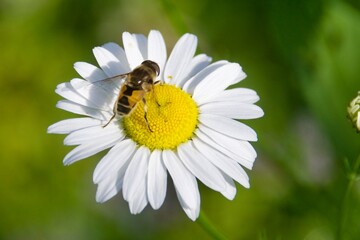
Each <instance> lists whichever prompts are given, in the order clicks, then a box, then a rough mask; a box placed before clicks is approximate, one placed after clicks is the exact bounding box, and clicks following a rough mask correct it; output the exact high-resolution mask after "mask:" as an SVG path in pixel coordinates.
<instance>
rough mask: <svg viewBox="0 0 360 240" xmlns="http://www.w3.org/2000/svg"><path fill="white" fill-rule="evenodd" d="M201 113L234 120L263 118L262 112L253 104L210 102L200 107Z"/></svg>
mask: <svg viewBox="0 0 360 240" xmlns="http://www.w3.org/2000/svg"><path fill="white" fill-rule="evenodd" d="M200 111H201V113H207V114H215V115H221V116H224V117H229V118H235V119H254V118H260V117H262V116H264V111H263V110H262V109H261V108H260V107H258V106H256V105H253V104H247V103H237V102H212V103H207V104H204V105H202V106H200Z"/></svg>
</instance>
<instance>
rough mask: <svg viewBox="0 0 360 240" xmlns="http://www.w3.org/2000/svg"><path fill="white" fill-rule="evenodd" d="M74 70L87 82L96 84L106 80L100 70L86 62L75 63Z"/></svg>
mask: <svg viewBox="0 0 360 240" xmlns="http://www.w3.org/2000/svg"><path fill="white" fill-rule="evenodd" d="M74 68H75V70H76V71H77V72H78V73H79V75H80V76H81V77H83V78H84V79H86V80H87V81H89V82H96V81H100V80H103V79H105V78H107V76H106V74H105V73H104V72H103V71H102V70H101V69H99V68H97V67H95V66H94V65H91V64H89V63H86V62H76V63H75V64H74Z"/></svg>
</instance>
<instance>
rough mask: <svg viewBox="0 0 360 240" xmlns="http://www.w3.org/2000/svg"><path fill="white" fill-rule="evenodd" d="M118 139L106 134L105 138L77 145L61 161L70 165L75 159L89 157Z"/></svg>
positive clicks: (110, 145)
mask: <svg viewBox="0 0 360 240" xmlns="http://www.w3.org/2000/svg"><path fill="white" fill-rule="evenodd" d="M118 141H119V139H118V138H113V137H112V136H108V138H107V139H101V141H93V142H89V143H86V144H83V145H80V146H77V147H76V148H74V149H73V150H72V151H71V152H69V153H68V154H67V155H66V156H65V158H64V161H63V163H64V165H70V164H72V163H74V162H76V161H79V160H81V159H84V158H87V157H90V156H92V155H94V154H96V153H98V152H100V151H102V150H105V149H107V148H110V147H112V146H113V145H114V144H115V143H116V142H118Z"/></svg>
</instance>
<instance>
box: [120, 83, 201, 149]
mask: <svg viewBox="0 0 360 240" xmlns="http://www.w3.org/2000/svg"><path fill="white" fill-rule="evenodd" d="M145 100H146V106H147V113H146V118H147V120H148V125H147V124H146V120H145V117H144V116H145V112H144V104H143V102H139V103H138V104H137V106H136V108H135V109H134V110H133V112H132V113H131V114H130V115H129V116H127V117H124V118H123V127H124V129H125V132H126V133H127V136H128V137H129V138H131V139H132V140H134V141H135V142H136V143H137V144H139V145H144V146H146V147H148V148H149V149H151V150H154V149H161V150H163V149H175V148H176V147H177V146H178V145H180V144H181V143H184V142H186V141H188V140H189V139H191V138H192V136H193V134H194V131H195V129H196V126H197V124H198V115H199V111H198V108H197V105H196V103H195V102H194V100H193V99H192V98H191V96H190V95H189V94H188V93H186V92H184V91H183V90H181V89H180V88H178V87H176V86H172V85H168V84H159V85H155V86H154V91H152V92H149V93H147V94H146V96H145Z"/></svg>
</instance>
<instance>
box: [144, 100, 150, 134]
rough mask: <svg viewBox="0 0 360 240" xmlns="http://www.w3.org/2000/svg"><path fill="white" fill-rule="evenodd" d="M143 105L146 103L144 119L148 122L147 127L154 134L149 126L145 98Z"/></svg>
mask: <svg viewBox="0 0 360 240" xmlns="http://www.w3.org/2000/svg"><path fill="white" fill-rule="evenodd" d="M142 101H143V103H144V119H145V122H146V126H147V128H148V129H149V131H150V132H152V130H151V128H150V125H149V121H148V119H147V110H148V109H147V105H146V100H145V98H143V99H142Z"/></svg>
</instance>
